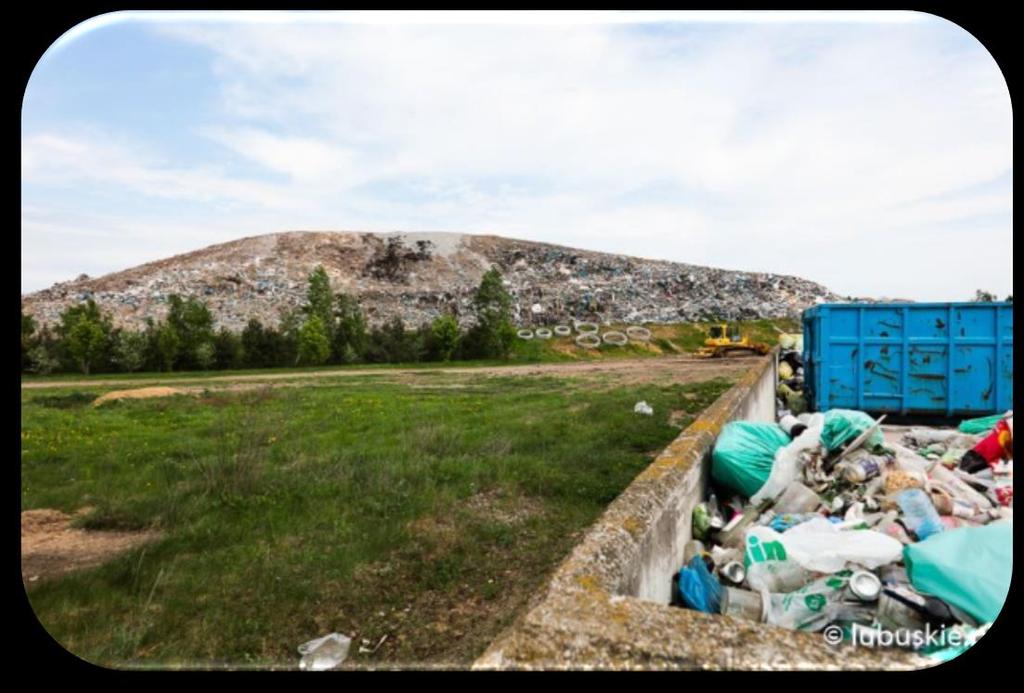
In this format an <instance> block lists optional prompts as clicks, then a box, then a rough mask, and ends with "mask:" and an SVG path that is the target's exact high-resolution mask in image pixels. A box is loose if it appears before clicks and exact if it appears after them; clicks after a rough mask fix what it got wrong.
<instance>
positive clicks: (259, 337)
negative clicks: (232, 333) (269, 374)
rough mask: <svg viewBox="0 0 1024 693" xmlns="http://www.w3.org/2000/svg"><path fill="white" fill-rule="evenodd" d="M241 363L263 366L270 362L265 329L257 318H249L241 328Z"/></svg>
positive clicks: (251, 366) (252, 366) (256, 366)
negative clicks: (242, 328) (243, 327)
mask: <svg viewBox="0 0 1024 693" xmlns="http://www.w3.org/2000/svg"><path fill="white" fill-rule="evenodd" d="M241 341H242V363H244V364H245V365H246V366H248V367H249V368H263V367H265V366H267V365H268V364H269V362H270V354H269V353H268V349H267V337H266V331H265V330H264V329H263V323H261V322H260V321H259V319H258V318H249V322H248V324H246V326H245V329H244V330H242V338H241Z"/></svg>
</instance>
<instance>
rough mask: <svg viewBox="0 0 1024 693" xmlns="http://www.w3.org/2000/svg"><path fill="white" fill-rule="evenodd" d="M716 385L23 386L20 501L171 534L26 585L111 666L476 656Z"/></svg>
mask: <svg viewBox="0 0 1024 693" xmlns="http://www.w3.org/2000/svg"><path fill="white" fill-rule="evenodd" d="M729 385H730V383H729V382H728V381H727V380H724V379H718V380H714V381H710V382H704V383H697V384H689V385H678V384H676V385H659V384H639V385H638V384H632V385H628V386H625V385H621V384H616V383H615V382H613V381H610V380H604V381H602V380H600V379H597V378H593V377H591V378H589V379H582V378H580V379H571V378H562V379H553V378H540V377H538V378H529V379H526V378H483V377H477V376H472V375H467V376H463V377H459V378H453V377H451V376H447V375H444V374H441V373H437V372H431V371H423V372H422V374H421V375H419V376H418V377H416V378H413V379H412V382H395V381H392V380H389V379H387V378H386V377H385V376H384V374H382V375H380V376H377V375H371V376H356V377H351V378H348V379H346V380H345V381H344V382H338V381H333V382H332V381H325V382H323V383H319V384H316V385H311V386H308V387H287V388H283V387H282V388H269V387H267V388H261V389H259V390H250V391H245V392H224V391H219V392H208V393H207V394H205V395H204V396H199V397H189V396H179V397H170V398H163V399H150V400H134V401H121V402H116V403H113V404H111V405H107V406H103V407H99V408H93V407H91V406H89V403H90V402H91V401H92V399H93V398H94V397H95V396H96V395H98V394H100V392H101V390H99V389H95V390H75V389H66V388H65V389H58V390H50V391H23V393H22V433H21V435H22V504H23V505H22V507H23V510H28V509H34V508H53V509H59V510H62V511H65V512H68V513H72V512H75V511H78V510H81V509H82V508H83V507H85V508H91V510H90V511H88V512H87V513H85V514H83V515H81V516H80V517H81V519H80V520H79V521H80V522H81V524H82V525H83V526H85V527H88V528H92V529H141V528H149V529H156V530H159V531H160V532H162V539H160V540H158V541H156V542H155V543H152V544H149V545H148V546H146V547H144V548H140V549H136V550H134V551H131V552H130V553H127V554H122V555H120V556H118V557H116V558H114V559H113V560H111V561H110V562H108V563H106V564H104V565H102V566H100V567H98V568H94V569H90V570H86V571H82V572H77V573H72V574H68V575H66V576H63V577H59V578H54V579H51V580H41V581H39V582H34V583H31V584H29V585H28V590H29V598H30V600H31V603H32V606H33V608H34V609H35V611H36V614H37V615H38V617H39V619H40V621H41V622H42V624H43V625H44V626H45V627H46V628H47V630H48V631H49V632H50V633H51V634H52V635H53V636H54V637H55V638H56V639H57V640H58V641H59V642H61V643H62V644H63V645H64V646H65V647H66V648H67V649H68V650H70V651H71V652H73V653H75V654H76V655H78V656H80V657H83V658H85V659H87V660H89V661H92V662H95V663H101V664H105V665H111V666H133V665H139V666H146V665H161V666H176V665H181V666H197V665H200V666H217V665H227V666H247V665H290V666H291V665H294V664H295V663H296V661H297V654H296V651H295V648H296V646H297V645H298V644H300V643H302V642H304V641H306V640H310V639H312V638H315V637H319V636H321V635H324V634H326V633H329V632H332V631H338V632H341V633H345V634H347V635H350V636H353V638H354V644H353V647H352V652H351V654H350V658H349V662H350V663H352V665H355V666H358V665H360V664H366V663H371V662H378V663H385V662H403V663H409V662H424V663H426V662H436V663H456V664H462V665H465V664H468V663H469V662H471V661H472V660H473V658H474V657H475V656H477V655H478V654H480V653H481V652H482V651H483V649H484V648H485V647H486V645H487V644H488V643H489V642H490V640H491V639H492V638H493V637H494V636H495V635H497V634H498V632H499V631H500V630H501V629H502V628H504V627H505V626H507V625H508V624H509V623H510V622H511V621H512V619H514V618H515V617H516V616H518V615H519V614H521V613H522V612H523V610H524V609H525V607H526V604H527V600H528V598H529V597H530V596H531V595H532V593H534V592H535V591H536V589H537V588H538V587H540V586H541V585H542V584H543V581H544V579H545V578H546V576H547V575H549V574H550V572H551V571H552V570H553V568H554V567H555V566H556V565H557V563H558V562H559V561H560V560H561V559H562V558H563V557H564V556H565V555H566V554H567V552H568V551H569V549H570V548H571V546H572V545H573V544H574V543H575V542H576V541H577V540H578V539H579V536H580V534H581V532H582V531H583V530H585V528H586V527H587V526H588V525H589V524H590V523H592V522H593V521H594V520H595V519H596V518H597V516H598V515H599V514H600V513H601V512H602V510H603V509H604V508H605V507H606V506H607V504H608V503H609V502H610V501H611V500H612V499H614V498H615V497H616V496H617V495H618V494H619V493H620V492H621V491H622V489H623V488H624V487H625V486H626V485H627V484H628V483H629V482H630V480H631V479H632V478H633V477H634V476H635V475H636V474H637V473H638V472H639V471H640V470H641V469H643V468H644V466H646V465H647V464H648V463H649V462H650V460H651V459H652V457H653V456H654V455H655V454H656V453H657V452H658V451H659V450H660V449H661V448H662V447H663V446H664V445H665V444H666V443H668V442H669V441H670V440H671V439H672V438H673V437H674V436H675V435H676V434H677V433H678V432H679V429H678V428H677V427H675V426H673V425H670V424H669V420H670V416H672V420H673V421H674V422H675V423H676V424H677V425H678V426H685V425H687V424H688V422H689V421H690V420H692V417H693V416H694V415H696V414H697V413H699V412H700V411H701V410H703V409H704V408H705V407H706V406H707V405H708V404H709V403H710V402H712V401H713V400H714V399H715V398H716V397H717V396H718V395H719V394H720V393H721V392H723V391H724V390H725V389H726V388H727V387H728V386H729ZM640 399H645V400H646V401H647V402H649V403H650V404H651V405H652V406H653V407H654V412H655V415H654V416H650V417H648V416H640V415H636V414H634V413H633V405H634V403H635V402H636V401H638V400H640ZM385 635H387V638H386V640H385V641H384V642H383V644H382V645H381V646H380V647H379V649H377V651H376V652H375V653H372V654H368V653H360V652H359V651H358V648H359V646H360V644H361V642H362V640H363V639H365V640H367V641H369V642H370V643H371V646H372V645H376V644H377V643H379V642H380V641H381V638H382V637H383V636H385Z"/></svg>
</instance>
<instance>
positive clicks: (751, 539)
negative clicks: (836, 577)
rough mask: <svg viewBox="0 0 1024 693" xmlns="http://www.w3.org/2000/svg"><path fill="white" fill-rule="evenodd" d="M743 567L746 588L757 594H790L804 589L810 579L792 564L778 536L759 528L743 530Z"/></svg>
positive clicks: (793, 562) (768, 529)
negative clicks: (744, 531)
mask: <svg viewBox="0 0 1024 693" xmlns="http://www.w3.org/2000/svg"><path fill="white" fill-rule="evenodd" d="M743 564H744V566H746V569H747V578H746V580H747V585H749V586H750V588H751V589H753V590H756V591H759V592H791V591H793V590H795V589H798V588H800V587H802V586H803V585H805V584H806V583H807V581H808V580H810V575H809V574H808V573H807V571H806V570H804V569H803V568H802V567H801V566H800V564H799V563H797V562H796V561H794V560H793V559H792V557H791V556H790V555H789V552H788V551H787V550H786V545H785V544H784V543H783V542H782V535H781V534H779V533H778V532H776V531H775V530H774V529H771V528H770V527H762V526H760V525H758V526H756V527H751V528H750V529H749V530H747V534H746V539H745V542H744V551H743Z"/></svg>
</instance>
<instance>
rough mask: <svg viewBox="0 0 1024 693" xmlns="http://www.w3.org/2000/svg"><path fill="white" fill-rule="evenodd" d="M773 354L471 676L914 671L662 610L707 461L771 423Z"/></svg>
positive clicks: (629, 498) (883, 658)
mask: <svg viewBox="0 0 1024 693" xmlns="http://www.w3.org/2000/svg"><path fill="white" fill-rule="evenodd" d="M777 356H778V354H777V351H776V352H773V353H772V354H771V355H770V356H767V357H765V358H764V359H762V360H760V361H759V362H758V363H757V365H756V366H754V367H753V368H752V369H751V370H750V371H749V372H748V373H747V374H746V375H744V377H743V378H741V380H740V381H739V382H738V383H737V384H736V385H735V386H734V387H732V388H731V389H730V390H728V391H727V392H726V393H724V394H723V395H722V396H721V397H719V399H718V400H717V401H715V403H714V404H712V405H711V406H710V407H709V408H708V409H707V410H705V412H704V413H703V414H701V416H700V417H698V418H697V419H696V420H695V421H694V422H693V423H692V424H691V425H690V426H689V427H688V428H687V429H686V430H685V431H683V432H682V433H681V434H680V435H679V437H678V438H676V439H675V440H674V441H672V443H670V444H669V446H668V447H667V448H665V450H664V451H663V452H662V453H661V454H660V455H659V456H658V457H657V458H656V459H655V460H654V462H652V463H651V465H650V466H649V467H648V468H647V469H645V470H644V471H643V472H642V473H641V474H640V475H639V476H638V477H637V478H636V479H634V480H633V482H632V483H631V484H630V485H629V486H628V487H627V488H626V490H625V491H623V492H622V494H621V495H620V496H619V497H618V498H617V499H616V500H615V501H614V502H613V503H612V504H611V505H610V506H609V507H608V509H607V510H606V511H605V513H604V515H602V516H601V518H600V519H599V520H598V521H597V523H596V524H595V525H594V526H593V527H591V528H590V530H589V531H588V532H587V534H586V536H585V537H584V539H583V541H582V542H581V543H580V544H579V545H578V546H576V548H575V549H574V550H573V552H572V554H570V556H569V557H568V558H567V559H566V560H565V561H564V562H563V563H562V564H561V566H559V568H558V569H557V570H556V571H555V574H554V575H553V576H552V578H551V580H550V581H549V582H548V584H547V585H546V587H545V588H544V590H543V592H542V594H540V595H538V599H537V603H538V605H537V606H536V607H534V608H533V609H531V610H530V611H529V612H528V613H527V614H526V615H525V616H523V617H522V618H521V619H520V620H519V621H518V622H517V623H516V624H515V625H513V626H512V627H511V628H510V629H509V630H507V631H506V632H505V633H503V634H502V635H501V636H499V637H498V638H497V639H496V640H495V641H494V642H493V643H492V644H491V645H490V647H489V648H488V649H487V651H486V652H485V653H484V654H483V655H482V656H481V657H480V658H479V659H478V660H477V662H476V663H475V664H474V668H477V669H506V668H511V669H531V668H544V669H590V668H617V669H618V668H623V669H631V668H637V669H651V668H655V669H657V668H670V669H863V668H916V667H921V666H925V665H926V664H927V660H924V659H922V658H919V657H915V656H914V655H911V654H908V653H906V652H903V651H898V650H866V649H864V648H860V649H854V648H851V647H849V646H840V647H834V646H830V645H827V644H826V643H825V642H824V640H823V639H822V638H821V636H820V635H815V634H810V633H802V632H798V631H792V630H788V629H784V628H777V627H774V626H768V625H765V624H761V623H753V622H749V621H741V620H737V619H733V618H731V617H728V616H719V615H711V614H703V613H700V612H696V611H691V610H689V609H680V608H676V607H670V606H668V601H669V596H670V591H671V582H670V581H671V576H672V574H673V573H675V571H676V570H678V569H679V567H680V565H681V564H682V551H683V547H684V545H685V543H686V541H687V540H688V539H689V536H690V518H691V513H692V511H693V507H694V505H696V504H697V503H699V502H700V500H701V499H702V498H703V496H704V490H705V485H706V483H707V477H708V469H709V467H710V464H709V463H710V454H711V449H712V447H713V445H714V442H715V439H716V438H717V436H718V433H719V431H721V428H722V426H723V425H724V424H725V423H727V422H729V421H732V420H737V419H747V420H756V421H772V420H774V415H775V383H776V379H777V375H776V369H777Z"/></svg>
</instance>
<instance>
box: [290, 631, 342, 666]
mask: <svg viewBox="0 0 1024 693" xmlns="http://www.w3.org/2000/svg"><path fill="white" fill-rule="evenodd" d="M351 645H352V639H351V638H349V637H347V636H345V635H342V634H340V633H331V634H330V635H325V636H324V637H322V638H317V639H316V640H310V641H309V642H304V643H302V644H301V645H299V654H300V655H302V659H301V660H299V668H300V669H303V670H306V671H327V670H328V669H333V668H334V667H336V666H338V665H339V664H341V663H342V662H344V661H345V658H346V657H348V648H349V647H350V646H351Z"/></svg>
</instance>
